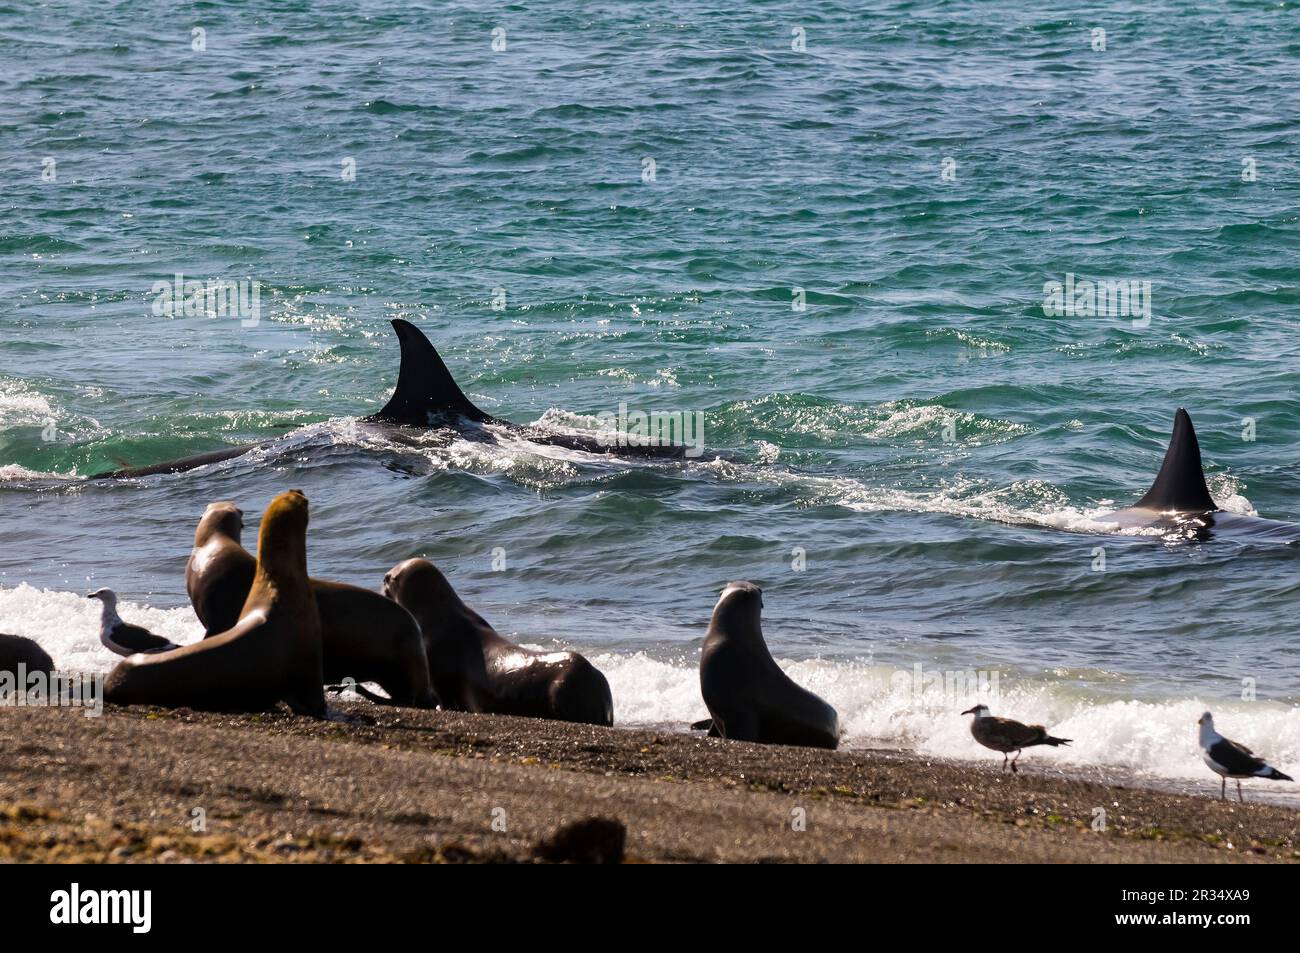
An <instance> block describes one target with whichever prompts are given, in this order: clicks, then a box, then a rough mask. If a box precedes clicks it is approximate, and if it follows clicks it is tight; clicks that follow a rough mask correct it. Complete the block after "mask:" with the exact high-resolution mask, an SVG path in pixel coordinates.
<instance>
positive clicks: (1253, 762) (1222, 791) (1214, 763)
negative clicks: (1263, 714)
mask: <svg viewBox="0 0 1300 953" xmlns="http://www.w3.org/2000/svg"><path fill="white" fill-rule="evenodd" d="M1196 723H1197V724H1198V725H1200V726H1201V757H1202V758H1204V759H1205V763H1206V764H1207V765H1209V766H1210V770H1211V771H1213V772H1214V773H1215V774H1217V775H1219V777H1220V779H1221V780H1220V782H1219V800H1220V801H1226V800H1227V799H1228V778H1235V779H1236V781H1237V800H1238V801H1244V800H1245V798H1243V797H1242V796H1241V779H1242V778H1268V779H1269V780H1270V781H1291V780H1294V779H1293V778H1290V777H1287V776H1286V775H1285V774H1283V773H1282V772H1281V771H1279V770H1278V769H1277V768H1274V767H1271V766H1270V765H1267V764H1265V763H1264V761H1263V760H1262V759H1260V758H1257V757H1255V755H1254V754H1253V753H1252V752H1251V750H1250V749H1249V748H1247V747H1246V746H1245V745H1243V744H1239V743H1237V742H1236V741H1229V740H1228V739H1227V738H1225V737H1223V735H1221V734H1219V733H1218V732H1217V731H1215V730H1214V716H1213V715H1211V714H1210V713H1209V712H1208V711H1207V712H1206V713H1205V714H1203V715H1202V716H1201V717H1200V718H1199V719H1198V720H1197V722H1196Z"/></svg>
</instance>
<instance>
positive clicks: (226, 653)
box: [104, 490, 327, 718]
mask: <svg viewBox="0 0 1300 953" xmlns="http://www.w3.org/2000/svg"><path fill="white" fill-rule="evenodd" d="M323 684H324V676H323V674H322V668H321V627H320V613H319V612H318V610H317V608H316V598H315V596H314V595H313V593H312V590H311V583H310V580H309V579H308V577H307V497H305V496H303V495H302V493H301V492H299V491H298V490H290V491H289V492H287V493H281V494H280V495H279V496H277V497H276V498H275V499H274V500H272V501H271V505H270V506H268V507H267V509H266V513H265V514H264V515H263V516H262V528H261V532H260V534H259V536H258V540H257V566H256V571H255V574H254V577H253V585H252V589H251V590H250V591H249V593H248V599H247V601H246V602H245V603H244V607H243V610H242V611H241V612H240V614H239V620H238V621H237V622H236V623H235V624H234V626H233V627H231V628H230V629H229V630H227V631H225V632H222V633H220V634H219V635H214V636H212V637H211V638H209V639H204V640H203V641H202V642H197V643H195V644H193V645H186V646H182V647H181V648H178V649H176V650H174V651H171V652H164V653H161V654H158V655H132V656H131V657H130V658H128V659H125V660H123V661H122V662H120V663H118V665H117V667H116V668H114V669H113V671H112V672H110V673H109V675H108V681H107V682H106V684H105V686H104V689H105V690H104V700H105V701H108V702H111V703H113V704H118V705H163V706H166V707H180V706H185V707H189V708H198V709H204V710H211V711H264V710H266V709H268V708H271V707H272V706H274V705H275V704H276V703H277V702H281V701H283V702H287V703H288V704H289V705H290V706H291V707H292V708H293V709H294V711H296V712H299V713H300V714H308V715H312V716H314V717H317V718H324V717H326V715H327V711H326V707H325V692H324V689H323V688H322V686H323Z"/></svg>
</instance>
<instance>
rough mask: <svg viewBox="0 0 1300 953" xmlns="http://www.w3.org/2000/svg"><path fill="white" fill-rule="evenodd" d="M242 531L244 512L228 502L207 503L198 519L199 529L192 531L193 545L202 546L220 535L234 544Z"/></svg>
mask: <svg viewBox="0 0 1300 953" xmlns="http://www.w3.org/2000/svg"><path fill="white" fill-rule="evenodd" d="M243 531H244V511H243V510H241V509H240V508H239V507H238V506H236V505H235V504H234V503H232V502H230V501H229V500H219V501H217V502H216V503H209V504H208V508H207V509H206V510H204V511H203V515H202V516H201V517H200V518H199V528H198V529H196V530H195V531H194V545H195V546H204V545H206V544H207V542H208V540H210V539H211V538H212V537H213V536H214V535H216V534H218V533H220V534H221V535H222V536H228V537H230V538H231V539H232V540H234V541H235V542H236V543H237V542H239V538H240V536H241V535H242V533H243Z"/></svg>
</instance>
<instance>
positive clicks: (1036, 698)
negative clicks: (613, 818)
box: [0, 583, 1300, 782]
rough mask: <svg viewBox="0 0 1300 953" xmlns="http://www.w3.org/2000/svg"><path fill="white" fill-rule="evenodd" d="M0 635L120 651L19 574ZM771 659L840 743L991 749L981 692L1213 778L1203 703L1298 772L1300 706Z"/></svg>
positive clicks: (682, 721)
mask: <svg viewBox="0 0 1300 953" xmlns="http://www.w3.org/2000/svg"><path fill="white" fill-rule="evenodd" d="M119 610H120V612H121V615H122V617H123V618H124V619H126V620H127V621H129V622H132V623H135V624H137V625H142V626H144V627H146V628H148V629H149V630H151V631H153V632H155V633H157V634H159V635H162V636H164V637H166V638H168V639H171V640H172V641H173V642H177V643H189V642H194V641H197V640H198V639H200V638H201V637H202V635H203V631H202V627H201V626H200V625H199V623H198V620H197V619H195V617H194V613H193V611H192V610H191V609H190V608H189V607H180V608H174V609H159V608H155V607H152V606H149V605H146V604H142V603H136V602H129V601H128V602H122V603H120V604H119ZM0 632H8V633H11V634H14V635H24V636H27V637H29V638H32V639H35V640H36V641H37V642H38V643H40V645H41V646H42V647H43V648H44V649H45V650H46V651H47V652H49V653H50V655H51V656H52V657H53V659H54V662H55V665H56V666H57V667H58V668H59V669H60V670H63V671H78V672H106V671H108V670H109V669H111V668H112V667H113V665H115V664H116V663H117V661H118V658H117V656H115V655H113V654H112V653H110V652H109V651H108V650H107V649H105V648H103V647H102V646H101V645H100V644H99V603H98V602H94V601H92V600H89V599H87V598H86V597H85V596H84V595H83V594H81V593H76V592H63V591H57V590H49V589H36V588H33V587H32V586H29V585H27V584H25V583H24V584H21V585H19V586H17V587H13V588H8V587H5V588H0ZM547 647H548V648H551V649H553V648H555V646H547ZM587 654H588V657H589V658H590V659H591V660H592V662H593V663H595V665H596V666H597V667H598V668H599V669H600V670H601V671H602V672H604V673H605V676H606V678H608V680H609V684H610V689H611V690H612V692H613V695H614V717H615V722H616V723H617V724H619V725H622V726H625V727H626V726H646V727H658V728H666V729H670V730H685V728H686V726H687V725H689V724H690V723H691V722H694V721H698V720H700V719H702V718H706V717H708V710H707V709H706V708H705V706H704V701H703V699H702V698H701V697H700V682H699V672H698V668H697V665H698V659H697V658H696V657H695V655H694V654H693V653H692V654H690V655H689V656H683V657H680V658H676V659H667V658H663V657H657V656H656V655H655V654H651V653H647V652H599V651H592V650H591V648H590V646H588V647H587ZM781 666H782V668H783V669H784V670H785V671H786V672H787V673H788V674H789V675H790V677H791V678H792V679H794V680H795V681H796V682H798V683H799V684H800V685H803V686H804V687H806V688H808V689H810V690H811V691H814V692H816V693H817V694H819V695H821V696H822V697H823V698H825V699H826V700H827V701H828V702H830V703H831V704H832V705H834V706H835V708H836V710H837V711H838V712H839V716H840V726H841V728H842V729H843V730H844V732H845V746H846V747H849V748H864V747H884V748H897V749H903V750H910V751H915V752H917V753H919V754H923V755H932V756H936V757H946V758H962V759H972V758H973V759H984V758H994V759H996V758H997V755H996V754H993V753H991V752H988V751H985V750H984V749H982V748H980V747H978V746H977V745H976V744H975V743H974V741H973V740H972V739H971V736H970V728H969V722H970V718H969V717H963V716H962V715H961V714H959V713H960V712H961V711H962V709H964V708H968V707H970V706H971V705H974V704H975V703H976V702H987V703H988V704H989V705H990V707H991V708H992V709H993V713H994V714H995V715H1005V716H1007V717H1010V718H1016V719H1018V720H1021V721H1027V722H1033V723H1041V724H1044V725H1047V726H1048V727H1049V728H1050V729H1051V731H1052V733H1053V734H1055V735H1057V736H1060V737H1065V738H1071V739H1073V742H1074V743H1073V745H1072V746H1070V747H1063V748H1036V749H1034V751H1033V754H1032V758H1033V760H1034V761H1035V762H1040V761H1041V762H1044V763H1056V764H1060V765H1062V766H1071V765H1073V766H1086V767H1101V768H1113V769H1119V770H1123V771H1131V772H1134V773H1137V774H1142V775H1147V776H1150V777H1152V778H1156V779H1162V780H1171V781H1186V780H1193V781H1201V782H1204V781H1206V780H1207V779H1209V780H1213V778H1212V777H1211V776H1209V775H1208V774H1207V769H1206V768H1205V766H1204V765H1203V764H1202V763H1201V760H1200V756H1199V752H1198V750H1197V747H1196V719H1197V718H1198V717H1199V716H1200V714H1201V712H1203V711H1205V710H1206V709H1210V710H1213V711H1214V713H1215V716H1216V722H1217V724H1218V725H1219V726H1220V727H1221V730H1223V731H1224V732H1225V733H1226V734H1227V735H1228V736H1229V737H1232V738H1233V739H1235V740H1238V741H1242V742H1244V743H1246V744H1247V745H1250V746H1251V747H1254V748H1256V749H1257V750H1259V751H1260V753H1261V754H1264V755H1265V756H1266V757H1267V758H1268V759H1269V761H1270V762H1271V763H1272V764H1274V765H1275V766H1277V767H1279V768H1280V769H1281V770H1283V771H1288V772H1289V773H1293V774H1295V773H1297V772H1300V708H1297V707H1295V706H1292V705H1288V704H1283V703H1277V702H1265V701H1256V702H1245V701H1228V702H1225V701H1223V700H1221V699H1215V700H1210V699H1208V698H1195V697H1175V698H1164V699H1160V698H1143V699H1126V698H1123V697H1119V696H1117V694H1116V692H1115V688H1114V685H1113V684H1112V685H1109V686H1104V687H1103V686H1101V685H1100V682H1097V683H1096V685H1097V686H1098V687H1096V688H1094V689H1090V688H1089V687H1088V686H1087V684H1086V682H1085V681H1084V680H1082V679H1080V678H1078V677H1067V676H1065V675H1063V676H1062V677H1060V678H1057V679H1048V678H1042V677H1034V678H1021V677H1016V676H1009V675H1008V674H1007V673H1005V672H1004V673H1002V674H1001V677H1000V678H999V679H998V681H997V682H996V684H995V685H993V686H990V685H988V684H987V682H986V683H983V684H981V685H976V686H975V688H976V690H975V691H973V692H971V691H968V690H967V689H969V688H970V686H961V687H959V688H958V689H957V690H956V691H950V690H945V689H944V688H940V687H939V686H937V685H934V684H929V685H927V684H925V683H923V682H920V681H919V680H918V676H917V675H916V673H915V671H914V670H909V669H899V668H895V667H893V666H889V665H881V664H878V663H873V662H871V661H868V660H858V661H845V660H828V659H805V660H798V661H793V660H784V661H782V662H781ZM937 667H940V666H936V668H937ZM948 667H950V666H948ZM925 671H927V672H928V671H929V669H926V670H925ZM990 689H993V690H992V691H990Z"/></svg>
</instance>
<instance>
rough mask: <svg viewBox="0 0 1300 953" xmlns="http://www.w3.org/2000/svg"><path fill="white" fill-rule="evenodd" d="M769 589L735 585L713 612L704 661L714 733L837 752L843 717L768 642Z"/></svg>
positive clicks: (702, 683)
mask: <svg viewBox="0 0 1300 953" xmlns="http://www.w3.org/2000/svg"><path fill="white" fill-rule="evenodd" d="M762 610H763V590H761V589H759V588H758V586H756V585H754V584H753V583H752V582H731V583H728V584H727V587H726V588H725V589H723V590H722V596H721V597H720V598H719V599H718V604H717V605H716V606H715V607H714V609H713V618H712V619H711V620H710V622H709V632H708V634H707V635H706V636H705V637H704V651H703V653H702V654H701V656H700V692H701V694H703V695H704V704H705V705H707V706H708V709H709V714H710V715H712V716H713V719H712V721H713V723H712V727H711V728H710V733H711V734H714V735H716V736H718V737H722V738H734V739H736V740H739V741H759V742H763V743H765V744H778V745H805V746H808V747H812V748H836V747H838V746H839V743H840V726H839V716H838V715H837V714H836V713H835V709H834V708H832V707H831V706H830V705H828V704H826V702H824V701H822V700H821V699H820V698H818V697H817V696H816V695H814V694H813V693H812V692H810V691H808V690H807V689H805V688H800V687H799V686H798V685H796V684H795V683H794V682H793V681H791V680H790V677H789V676H788V675H786V674H785V672H783V671H781V667H780V666H779V665H777V664H776V660H775V659H773V658H772V653H771V652H769V651H768V649H767V643H766V642H764V641H763V628H762V618H761V617H762Z"/></svg>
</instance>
